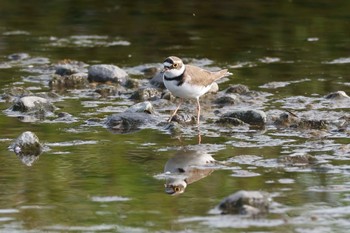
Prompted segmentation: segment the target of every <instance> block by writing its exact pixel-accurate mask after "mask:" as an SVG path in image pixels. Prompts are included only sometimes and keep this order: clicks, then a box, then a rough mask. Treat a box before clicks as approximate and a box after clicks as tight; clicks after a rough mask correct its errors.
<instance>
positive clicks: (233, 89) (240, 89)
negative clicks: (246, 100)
mask: <svg viewBox="0 0 350 233" xmlns="http://www.w3.org/2000/svg"><path fill="white" fill-rule="evenodd" d="M225 92H226V93H231V94H246V93H248V92H249V88H248V87H247V86H245V85H242V84H236V85H230V86H229V87H228V88H227V89H226V91H225Z"/></svg>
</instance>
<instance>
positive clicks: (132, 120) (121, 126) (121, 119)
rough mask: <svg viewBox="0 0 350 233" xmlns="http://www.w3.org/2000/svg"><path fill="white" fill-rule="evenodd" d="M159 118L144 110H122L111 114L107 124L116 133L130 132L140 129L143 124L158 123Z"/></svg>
mask: <svg viewBox="0 0 350 233" xmlns="http://www.w3.org/2000/svg"><path fill="white" fill-rule="evenodd" d="M156 122H157V118H156V117H155V116H153V115H152V114H148V113H144V112H122V113H117V114H113V115H111V116H109V117H108V118H107V120H106V123H105V124H106V125H107V127H108V129H110V130H111V131H112V132H114V133H129V132H133V131H136V130H139V129H140V127H141V126H145V125H147V124H151V123H156Z"/></svg>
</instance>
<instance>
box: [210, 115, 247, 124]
mask: <svg viewBox="0 0 350 233" xmlns="http://www.w3.org/2000/svg"><path fill="white" fill-rule="evenodd" d="M215 123H217V124H221V125H225V126H228V125H233V126H239V125H244V124H245V123H244V122H243V121H241V120H240V119H238V118H235V117H220V119H219V120H217V121H216V122H215Z"/></svg>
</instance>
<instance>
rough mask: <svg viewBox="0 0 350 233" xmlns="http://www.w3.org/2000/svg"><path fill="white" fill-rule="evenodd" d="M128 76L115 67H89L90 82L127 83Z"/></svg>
mask: <svg viewBox="0 0 350 233" xmlns="http://www.w3.org/2000/svg"><path fill="white" fill-rule="evenodd" d="M127 77H128V74H127V73H126V72H125V71H124V70H122V69H121V68H119V67H118V66H114V65H93V66H90V67H89V71H88V80H89V82H100V83H105V82H117V83H121V84H123V83H125V82H126V80H127Z"/></svg>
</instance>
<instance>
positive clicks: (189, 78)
mask: <svg viewBox="0 0 350 233" xmlns="http://www.w3.org/2000/svg"><path fill="white" fill-rule="evenodd" d="M229 74H230V73H228V72H227V69H225V70H220V71H216V72H210V71H208V70H205V69H202V68H199V67H197V66H192V65H186V71H185V76H184V79H185V80H186V82H189V83H192V84H197V85H204V86H208V85H210V84H212V83H213V82H215V81H216V80H218V79H220V78H222V77H225V76H227V75H229Z"/></svg>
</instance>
